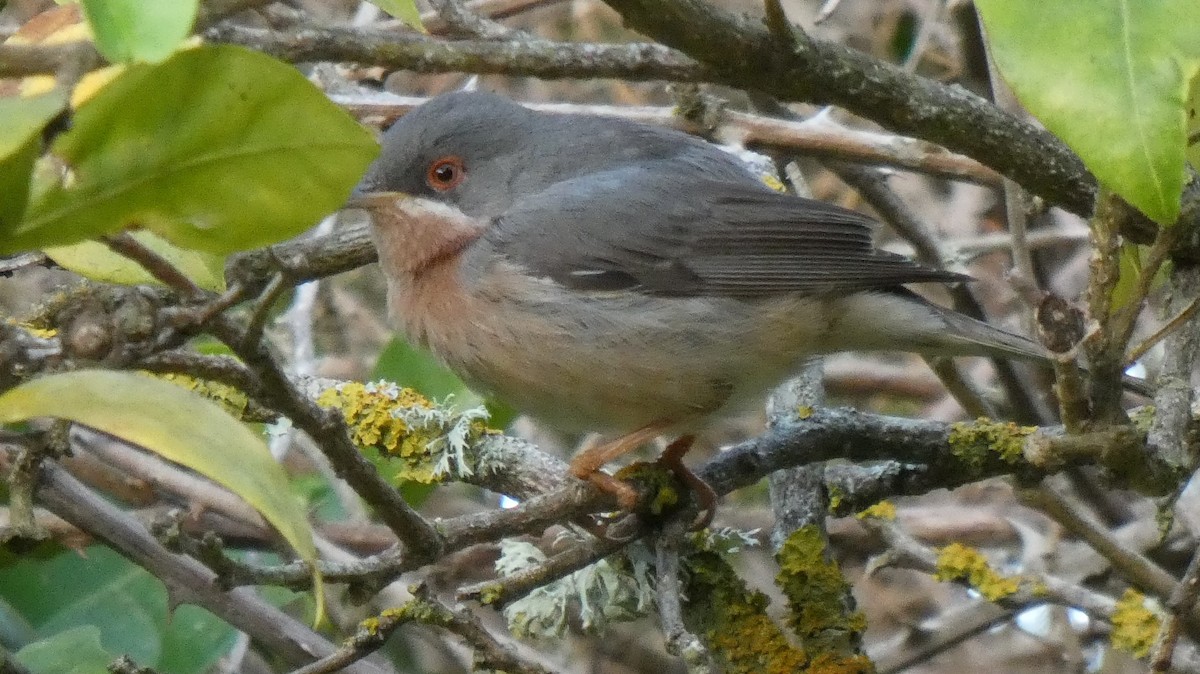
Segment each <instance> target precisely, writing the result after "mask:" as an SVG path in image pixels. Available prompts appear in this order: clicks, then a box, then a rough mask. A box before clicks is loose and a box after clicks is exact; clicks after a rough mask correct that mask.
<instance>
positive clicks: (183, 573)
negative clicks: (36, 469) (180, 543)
mask: <svg viewBox="0 0 1200 674" xmlns="http://www.w3.org/2000/svg"><path fill="white" fill-rule="evenodd" d="M38 498H39V500H41V502H42V503H43V504H44V505H45V506H46V507H47V508H49V509H50V510H51V511H53V512H54V513H55V514H57V515H58V516H59V517H62V518H63V519H65V520H67V521H68V522H70V523H71V524H74V525H75V526H77V527H79V528H80V529H81V530H83V531H86V532H88V533H89V534H91V535H93V536H95V537H96V538H98V539H100V540H102V541H104V542H105V543H107V544H108V545H109V546H111V547H112V548H113V549H115V550H116V551H117V552H119V553H121V554H122V555H124V556H125V557H127V558H129V559H130V561H132V562H133V563H135V564H137V565H139V566H141V567H142V568H144V569H146V570H147V571H149V572H150V573H152V574H153V575H154V576H155V577H156V578H158V579H160V580H162V581H163V582H164V583H166V585H167V587H168V588H169V589H170V592H171V602H172V603H173V604H174V605H178V604H185V603H187V604H196V605H198V606H203V607H204V608H206V609H207V610H209V611H211V612H212V613H213V614H214V615H216V616H217V617H219V618H221V619H222V620H224V621H226V622H228V623H229V624H230V625H233V626H234V627H236V628H237V629H239V630H241V631H243V632H246V633H247V634H250V635H251V637H252V638H254V639H255V641H257V642H259V643H261V644H263V645H264V646H265V647H267V648H269V649H270V650H271V652H272V653H274V654H276V655H277V656H279V657H280V658H282V659H283V660H284V661H286V662H288V663H291V664H293V665H301V664H304V663H307V662H310V661H311V660H312V659H313V657H321V656H323V655H325V654H328V653H331V652H333V651H334V650H335V649H334V646H333V644H330V643H329V642H328V641H326V640H325V639H324V638H322V637H321V636H320V635H318V634H316V633H315V632H313V631H312V630H311V629H309V628H308V627H306V626H304V625H303V624H302V623H300V622H299V621H297V620H296V619H295V618H292V617H291V616H289V615H287V614H285V613H283V612H281V611H280V610H278V609H277V608H275V607H274V606H272V605H271V604H270V603H269V602H266V601H264V600H263V599H261V598H260V597H258V595H257V594H256V593H255V592H254V591H252V590H249V589H246V588H239V589H235V590H231V591H228V592H226V591H223V590H221V589H219V588H218V587H217V586H216V584H215V583H214V582H213V580H214V576H213V573H212V571H210V570H208V569H206V568H205V567H204V566H203V565H202V564H200V562H197V561H196V560H194V559H190V558H187V557H183V556H180V555H176V554H173V553H171V552H170V551H168V550H167V549H166V548H164V547H163V546H162V545H161V544H160V543H159V542H158V541H156V540H155V539H154V538H153V537H152V536H151V535H150V534H149V532H147V531H146V528H145V527H144V526H142V524H141V523H140V522H138V521H137V520H135V519H134V518H133V517H132V516H130V515H129V514H127V513H125V512H122V511H121V510H119V509H118V508H117V507H116V506H114V505H113V504H112V503H110V502H109V501H108V500H107V499H105V498H103V497H101V496H99V495H98V494H95V493H93V492H92V491H91V490H89V489H88V488H87V487H85V486H83V485H82V484H80V483H79V481H78V480H76V479H75V478H74V477H72V476H71V475H70V474H69V473H67V471H66V470H64V469H63V468H61V467H60V466H58V465H56V464H54V463H52V462H47V463H46V464H45V465H44V466H43V467H42V481H41V487H40V489H39V490H38ZM348 671H352V672H356V673H358V674H383V670H382V669H380V668H379V667H377V666H375V665H372V664H369V663H358V664H357V665H355V666H354V667H353V668H352V669H350V670H348Z"/></svg>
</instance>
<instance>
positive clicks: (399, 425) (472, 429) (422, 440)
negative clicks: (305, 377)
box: [317, 382, 491, 484]
mask: <svg viewBox="0 0 1200 674" xmlns="http://www.w3.org/2000/svg"><path fill="white" fill-rule="evenodd" d="M317 404H319V405H321V406H323V407H331V408H335V409H337V410H338V411H340V412H341V413H342V417H343V418H344V419H345V420H346V424H347V425H348V426H349V427H350V435H351V438H352V439H353V440H354V442H355V444H357V445H359V446H361V447H372V448H375V449H377V450H379V451H380V452H382V453H383V454H384V455H385V456H388V457H392V458H395V459H398V460H399V461H400V464H401V466H402V467H401V469H400V470H399V471H397V473H396V478H397V479H402V480H410V481H414V482H420V483H422V484H432V483H434V482H439V481H441V480H442V479H444V478H446V477H469V476H471V475H472V474H473V473H474V471H475V468H474V467H473V465H472V461H471V459H470V457H468V456H467V454H468V450H469V448H470V447H471V445H472V444H474V443H475V442H476V441H477V440H478V439H479V438H480V437H481V436H483V435H485V434H487V433H489V432H491V431H490V429H488V428H487V426H486V424H485V423H484V420H485V419H486V418H487V411H486V410H485V409H484V408H482V407H477V408H474V409H470V410H467V411H465V412H461V413H460V412H457V411H455V410H453V409H449V408H447V407H445V406H441V405H437V404H435V403H433V402H432V401H430V400H429V399H428V398H425V397H424V396H422V395H421V394H419V393H417V392H416V391H414V390H412V389H410V388H402V387H399V386H396V385H395V384H391V383H388V382H378V383H368V384H362V383H358V382H345V383H340V384H338V385H336V386H331V387H329V388H327V389H325V390H324V391H322V392H321V393H320V395H319V396H318V397H317Z"/></svg>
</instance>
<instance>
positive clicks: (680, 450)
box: [658, 435, 717, 531]
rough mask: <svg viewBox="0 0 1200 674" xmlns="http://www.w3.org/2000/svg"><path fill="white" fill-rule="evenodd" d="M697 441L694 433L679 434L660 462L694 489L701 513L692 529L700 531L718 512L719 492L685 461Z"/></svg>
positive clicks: (693, 492) (664, 452)
mask: <svg viewBox="0 0 1200 674" xmlns="http://www.w3.org/2000/svg"><path fill="white" fill-rule="evenodd" d="M695 441H696V436H694V435H681V436H679V437H678V438H676V439H675V440H673V441H672V442H671V444H669V445H667V448H666V449H664V450H663V453H662V456H660V457H658V464H659V465H660V466H663V467H664V468H666V469H667V470H670V471H671V472H672V473H674V474H675V477H677V478H679V480H680V481H682V482H683V483H684V484H686V485H687V486H688V488H689V489H691V490H692V494H693V496H694V497H695V499H696V504H697V505H698V507H699V509H700V515H699V516H698V517H697V518H696V519H695V520H694V521H693V522H692V525H691V527H690V529H691V530H692V531H699V530H700V529H703V528H704V527H706V526H708V525H709V524H712V521H713V517H714V516H715V515H716V514H717V492H715V491H713V488H712V487H711V486H709V484H708V483H707V482H705V481H704V480H702V479H700V476H699V475H697V474H695V473H693V472H692V469H691V468H688V467H687V466H686V465H684V463H683V457H684V455H685V454H687V453H688V450H690V449H691V448H692V443H693V442H695Z"/></svg>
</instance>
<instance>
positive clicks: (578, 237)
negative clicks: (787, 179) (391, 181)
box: [486, 165, 967, 297]
mask: <svg viewBox="0 0 1200 674" xmlns="http://www.w3.org/2000/svg"><path fill="white" fill-rule="evenodd" d="M874 224H875V221H874V220H872V219H871V218H869V217H867V216H865V215H862V214H860V213H856V212H854V211H850V210H847V209H844V208H840V207H838V206H833V205H830V204H825V203H822V202H819V201H813V200H810V199H801V198H798V197H794V196H790V195H785V194H779V193H777V192H774V191H772V190H770V189H768V188H766V187H765V186H762V187H760V186H758V185H756V184H755V183H754V182H753V181H752V179H747V181H746V182H745V183H740V182H734V181H729V180H706V179H699V180H688V181H683V180H681V179H680V178H679V177H678V176H677V175H675V173H673V172H672V171H669V170H668V171H663V170H656V168H655V167H654V166H652V165H642V166H633V167H626V168H622V169H619V170H615V171H610V172H606V173H600V174H595V173H593V174H590V175H588V176H586V177H582V178H576V179H573V180H567V181H564V182H561V183H558V184H556V185H554V186H552V187H550V188H548V189H547V190H545V191H544V192H542V193H540V194H538V195H536V196H535V197H532V198H526V199H523V200H522V201H521V202H519V203H517V204H515V205H514V206H513V207H512V208H511V209H510V210H509V211H507V212H506V213H504V214H503V215H501V216H500V217H499V218H497V220H496V222H495V223H494V226H493V227H492V228H491V230H490V231H489V232H488V234H487V235H486V236H487V238H488V240H489V242H490V243H491V244H492V245H493V246H495V247H496V249H497V250H498V251H499V252H501V253H502V254H504V255H506V256H507V257H509V258H510V259H511V260H513V261H514V262H516V263H518V264H520V265H522V266H524V267H525V268H527V269H528V270H529V271H530V272H532V273H534V274H536V275H539V276H544V277H549V278H552V279H554V280H555V281H557V282H559V283H561V284H563V285H565V286H567V287H570V288H573V289H578V290H617V289H631V290H636V291H639V292H644V293H648V294H656V295H675V296H689V295H726V296H736V297H756V296H769V295H775V294H780V293H805V294H839V293H847V292H853V291H858V290H868V289H873V288H889V287H895V286H898V285H901V284H905V283H919V282H926V281H939V282H952V281H962V280H966V279H967V277H965V276H962V275H960V274H954V273H951V272H946V271H941V270H937V269H931V268H928V267H923V266H921V265H919V264H917V263H915V262H913V261H911V260H909V259H907V258H905V257H902V256H899V255H894V254H891V253H886V252H883V251H879V250H876V249H875V248H874V247H873V246H872V242H871V229H872V226H873V225H874Z"/></svg>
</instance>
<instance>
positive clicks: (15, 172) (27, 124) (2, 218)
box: [0, 89, 67, 232]
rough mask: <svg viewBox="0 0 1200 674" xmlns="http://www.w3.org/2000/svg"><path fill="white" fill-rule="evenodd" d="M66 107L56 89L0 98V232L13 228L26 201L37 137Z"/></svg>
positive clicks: (38, 146) (37, 143)
mask: <svg viewBox="0 0 1200 674" xmlns="http://www.w3.org/2000/svg"><path fill="white" fill-rule="evenodd" d="M66 104H67V96H66V94H65V93H64V92H63V91H61V90H58V89H55V90H54V91H51V92H49V93H46V94H43V95H41V96H34V97H31V98H21V97H17V96H13V97H8V98H0V194H2V195H4V198H2V199H0V232H2V231H4V230H5V229H9V228H12V227H15V226H16V223H17V222H18V220H19V219H20V218H21V215H22V214H23V213H24V212H25V205H26V204H27V203H28V201H29V180H30V177H31V176H32V175H33V163H34V160H36V159H37V156H38V154H39V151H40V150H41V146H42V143H41V139H40V138H39V135H40V134H41V132H42V129H43V128H45V126H46V124H48V123H49V122H50V120H52V119H54V117H55V116H56V115H58V114H59V113H60V112H62V110H63V108H64V107H65V106H66Z"/></svg>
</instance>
